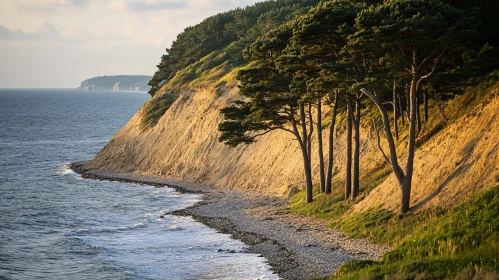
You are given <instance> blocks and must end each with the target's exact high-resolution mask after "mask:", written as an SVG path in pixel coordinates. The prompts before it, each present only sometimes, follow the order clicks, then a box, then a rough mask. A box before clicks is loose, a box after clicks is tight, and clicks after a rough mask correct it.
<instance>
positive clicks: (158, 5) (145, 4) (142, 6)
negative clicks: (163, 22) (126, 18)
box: [127, 0, 188, 12]
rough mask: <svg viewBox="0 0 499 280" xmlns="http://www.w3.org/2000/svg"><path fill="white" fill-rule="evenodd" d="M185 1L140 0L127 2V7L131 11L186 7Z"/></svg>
mask: <svg viewBox="0 0 499 280" xmlns="http://www.w3.org/2000/svg"><path fill="white" fill-rule="evenodd" d="M187 7H188V5H187V3H186V2H185V1H182V2H176V1H168V0H140V1H132V2H128V3H127V8H128V9H129V10H132V11H137V12H144V11H158V10H176V9H184V8H187Z"/></svg>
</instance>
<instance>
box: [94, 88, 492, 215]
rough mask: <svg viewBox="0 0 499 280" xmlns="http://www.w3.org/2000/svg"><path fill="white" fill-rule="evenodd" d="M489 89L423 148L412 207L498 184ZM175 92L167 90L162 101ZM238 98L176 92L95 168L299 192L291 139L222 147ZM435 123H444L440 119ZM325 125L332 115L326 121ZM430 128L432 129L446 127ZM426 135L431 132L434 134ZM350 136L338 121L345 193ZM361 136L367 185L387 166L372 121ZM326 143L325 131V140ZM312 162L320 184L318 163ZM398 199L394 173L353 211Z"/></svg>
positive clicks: (206, 91) (297, 156)
mask: <svg viewBox="0 0 499 280" xmlns="http://www.w3.org/2000/svg"><path fill="white" fill-rule="evenodd" d="M486 91H487V93H486V94H485V96H486V98H483V101H480V102H477V104H478V105H476V106H474V107H473V108H469V109H467V112H468V113H466V114H465V115H462V114H461V113H462V112H464V109H463V110H462V111H461V112H459V110H458V109H456V110H455V111H456V112H455V114H458V115H460V117H455V118H454V119H452V120H451V122H450V123H448V124H446V125H445V127H444V128H443V129H441V130H440V131H438V133H436V135H434V136H433V137H431V138H429V139H426V141H424V143H423V144H421V145H420V146H419V147H418V149H417V152H416V161H415V173H414V186H413V196H412V201H411V204H412V205H413V206H415V207H416V209H424V208H427V207H442V206H448V205H453V204H455V203H456V202H458V201H459V200H461V199H463V198H465V197H467V196H469V195H470V194H471V193H473V192H475V191H477V190H480V189H482V188H486V187H490V186H492V185H494V184H497V181H498V180H499V122H498V120H497V112H498V111H499V87H498V86H496V87H492V88H489V89H487V90H486ZM172 92H173V90H171V89H169V88H165V89H163V91H162V92H161V93H159V94H158V96H161V95H163V94H166V95H168V94H173V93H172ZM473 94H474V93H469V95H473ZM177 96H178V97H177ZM156 98H157V97H156ZM236 98H239V97H238V94H237V87H232V88H228V89H226V90H225V91H224V93H223V94H220V90H218V91H217V90H216V89H213V88H191V89H182V90H180V94H179V93H178V89H177V90H175V98H174V100H175V101H174V102H173V104H171V106H170V108H169V109H168V110H167V111H166V113H165V114H164V115H163V116H162V117H161V118H160V119H159V121H158V123H157V124H156V125H155V126H153V127H151V128H148V129H145V130H144V129H143V127H142V126H141V119H142V117H143V114H144V113H145V112H144V107H143V108H142V109H141V110H140V111H139V112H138V113H137V114H136V115H135V116H134V117H133V118H132V119H131V120H130V121H129V123H128V124H127V125H126V126H125V127H123V128H122V129H121V130H120V131H119V132H118V133H117V134H116V135H115V136H114V137H113V139H112V140H111V141H110V142H109V143H108V144H107V145H106V146H105V147H104V148H103V149H102V150H101V151H100V152H99V154H98V155H97V156H96V157H95V159H94V160H93V161H92V162H91V165H92V167H93V168H99V169H103V170H108V171H117V172H129V173H134V174H141V175H152V176H160V177H165V178H170V179H175V180H180V181H185V182H188V183H198V184H206V185H213V186H217V187H220V188H227V189H238V190H254V191H258V192H261V193H265V194H269V195H275V194H277V195H286V194H287V192H288V189H289V188H290V186H297V187H301V186H302V185H303V181H304V175H303V172H302V158H301V153H300V151H299V149H298V144H297V142H296V141H294V140H293V136H292V135H291V134H289V133H287V132H284V131H275V132H272V133H269V134H267V135H265V136H262V137H261V138H259V140H258V141H257V142H256V143H254V144H251V145H249V146H239V147H237V148H231V147H228V146H226V145H224V144H222V143H219V142H218V140H217V138H218V136H219V133H218V131H217V126H218V123H220V121H221V120H222V116H221V115H220V113H219V110H220V109H221V108H222V107H224V106H226V105H227V104H229V103H230V102H231V101H233V100H235V99H236ZM467 98H468V99H471V100H474V99H477V98H478V97H473V96H471V97H470V96H468V97H467ZM461 101H462V100H460V101H459V102H461ZM456 104H457V103H456ZM433 118H442V117H441V116H440V115H437V114H434V116H433ZM326 119H327V114H326V116H325V120H324V122H325V121H326ZM430 123H433V125H434V124H435V123H441V121H435V120H434V121H433V122H430ZM430 123H429V124H428V126H430ZM426 129H427V130H428V131H431V129H432V128H431V127H428V128H426ZM344 130H345V128H344V124H343V123H342V122H338V123H337V130H336V141H335V169H334V170H335V185H334V186H333V188H334V187H336V188H341V187H342V179H343V177H344V168H343V166H344V165H345V164H344V163H345V140H344V139H345V134H344ZM361 131H362V137H361V139H362V145H361V172H362V173H363V174H364V175H365V176H363V181H368V180H370V179H371V178H370V177H369V174H371V173H373V171H374V170H379V169H380V168H383V164H384V162H383V159H382V157H381V154H380V152H379V150H378V149H377V148H376V145H375V143H374V138H373V135H372V133H373V132H372V131H371V128H370V126H369V122H367V121H366V124H365V126H364V127H363V128H362V130H361ZM422 135H423V136H424V130H423V133H422ZM327 137H328V135H327V133H326V134H325V135H324V139H327ZM315 140H316V139H315ZM404 141H405V140H404V139H403V138H402V139H401V140H400V143H399V147H400V148H401V149H403V148H404V146H405V143H404ZM314 156H315V155H314ZM312 161H313V173H314V178H315V179H316V180H317V179H318V176H317V175H318V161H317V157H313V159H312ZM384 168H387V167H386V166H385V167H384ZM366 174H367V175H366ZM399 201H400V191H399V190H398V187H397V184H396V182H395V178H394V176H393V175H388V176H387V177H386V178H384V179H383V181H382V183H381V184H380V185H379V186H378V187H376V188H375V189H374V190H373V191H371V192H370V193H369V194H363V196H362V197H361V199H360V202H359V203H358V204H357V205H356V206H355V209H356V210H357V211H362V210H367V209H368V208H371V207H375V206H378V205H383V207H385V208H389V209H397V208H398V206H399Z"/></svg>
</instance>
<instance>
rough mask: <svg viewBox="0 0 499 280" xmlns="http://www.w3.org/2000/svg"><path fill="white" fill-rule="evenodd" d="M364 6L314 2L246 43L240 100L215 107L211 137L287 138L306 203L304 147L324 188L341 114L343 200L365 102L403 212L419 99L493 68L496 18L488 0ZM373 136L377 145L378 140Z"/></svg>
mask: <svg viewBox="0 0 499 280" xmlns="http://www.w3.org/2000/svg"><path fill="white" fill-rule="evenodd" d="M359 2H362V1H359ZM371 2H373V3H355V2H354V1H348V0H334V1H323V2H321V3H319V4H318V5H317V6H315V7H314V8H312V9H310V10H309V11H308V12H307V13H305V14H303V15H301V16H299V17H295V18H293V19H292V20H290V21H287V22H285V23H283V24H281V25H279V26H278V27H277V28H274V29H272V30H270V31H268V32H266V33H265V34H264V35H263V36H259V37H258V38H256V40H254V41H253V42H252V43H251V44H248V45H247V47H246V48H245V50H244V51H243V56H244V58H245V59H246V60H247V61H248V62H252V64H251V65H252V67H251V68H247V69H244V70H240V71H239V73H238V76H237V79H238V80H239V81H240V94H241V95H243V96H245V97H246V98H247V99H246V100H247V101H238V102H236V103H235V104H233V105H231V106H229V107H226V108H223V109H222V110H221V112H222V114H223V115H224V117H225V121H224V122H222V123H221V124H220V125H219V131H220V132H221V136H220V139H219V140H220V141H222V142H225V143H226V144H228V145H231V146H237V145H239V144H249V143H252V142H254V141H255V139H256V138H257V137H258V136H261V135H263V134H266V133H269V132H271V131H274V130H277V129H280V130H284V131H287V132H289V133H291V134H292V135H294V137H295V138H296V140H297V142H298V144H299V147H300V150H301V152H302V156H303V170H304V174H305V178H306V197H307V203H309V202H312V201H313V192H312V182H313V178H312V171H311V158H312V153H314V154H316V155H317V157H318V159H319V166H320V180H319V181H320V191H321V192H324V193H326V194H328V193H331V184H332V183H331V182H332V167H333V165H334V145H333V143H334V139H333V137H334V133H333V132H334V125H335V123H336V116H337V115H338V114H340V113H343V114H345V115H346V120H345V121H346V127H347V139H346V141H347V166H346V174H345V178H346V179H345V188H344V191H345V199H356V197H357V196H358V195H359V191H360V188H359V186H360V184H359V177H360V164H359V163H360V156H361V154H360V128H361V118H366V116H363V115H362V114H361V112H362V109H363V108H364V107H365V106H367V105H368V104H372V105H374V106H375V107H376V108H377V110H378V111H379V113H378V114H377V116H374V117H372V114H370V117H369V118H370V119H369V120H366V122H369V123H372V127H373V129H374V131H375V132H376V137H377V142H378V148H379V150H380V156H382V158H383V159H384V160H385V161H386V162H387V163H388V164H389V165H390V166H391V167H392V170H393V173H394V174H395V176H396V178H397V181H398V183H399V186H400V190H401V203H400V205H401V207H400V210H401V212H407V211H408V210H409V208H410V195H411V188H412V174H413V172H414V155H415V148H416V140H417V137H418V134H419V132H420V131H421V128H422V124H423V123H424V122H426V121H428V118H429V110H428V106H429V105H428V104H429V100H430V99H434V100H437V101H438V100H445V99H448V98H452V96H453V95H454V94H458V93H459V92H461V91H462V89H463V87H465V86H467V85H469V84H470V83H473V82H474V81H475V82H476V80H477V77H480V76H482V75H483V74H484V73H486V72H487V71H490V70H492V68H493V67H496V65H497V64H494V63H491V62H497V59H496V58H497V56H494V55H493V54H494V50H493V49H491V42H492V43H494V42H495V41H496V40H497V38H495V35H497V30H495V31H494V30H493V29H491V28H490V27H491V26H494V24H496V25H495V26H496V27H497V19H493V17H492V15H491V14H490V12H489V11H488V10H487V9H489V8H493V7H495V6H497V3H494V1H466V0H464V1H441V0H391V1H385V2H380V1H371ZM494 20H495V21H494ZM494 34H495V35H494ZM327 106H329V107H330V110H329V111H330V112H331V118H332V120H331V122H330V125H329V128H328V129H329V138H328V139H327V141H326V142H327V149H325V147H324V146H326V145H324V143H323V135H322V132H323V131H322V130H323V124H322V120H323V112H324V107H327ZM421 110H422V111H421ZM405 123H408V131H407V134H408V137H407V139H405V140H404V141H407V146H406V149H405V151H403V152H402V153H401V150H400V149H397V147H398V146H399V145H398V144H397V142H398V141H400V140H399V134H400V131H399V130H400V129H401V125H404V124H405ZM313 135H316V137H317V139H318V150H317V151H312V145H311V143H312V137H313ZM382 139H384V140H385V141H386V145H381V140H382ZM383 147H388V149H387V150H385V149H384V148H383ZM325 150H326V152H325ZM326 153H327V155H328V156H327V157H325V154H326ZM326 158H327V160H328V161H327V162H326V161H325V159H326Z"/></svg>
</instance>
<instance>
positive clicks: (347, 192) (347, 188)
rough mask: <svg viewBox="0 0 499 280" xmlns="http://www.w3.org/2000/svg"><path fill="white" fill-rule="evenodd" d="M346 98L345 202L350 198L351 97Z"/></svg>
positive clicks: (348, 95) (348, 94)
mask: <svg viewBox="0 0 499 280" xmlns="http://www.w3.org/2000/svg"><path fill="white" fill-rule="evenodd" d="M346 96H347V164H346V176H345V200H346V199H348V198H349V197H350V192H351V190H352V114H353V113H352V97H351V96H350V93H347V94H346Z"/></svg>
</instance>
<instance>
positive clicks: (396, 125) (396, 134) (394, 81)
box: [393, 79, 404, 141]
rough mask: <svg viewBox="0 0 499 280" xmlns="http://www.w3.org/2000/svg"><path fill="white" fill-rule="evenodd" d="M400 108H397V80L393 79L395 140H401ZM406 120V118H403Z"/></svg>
mask: <svg viewBox="0 0 499 280" xmlns="http://www.w3.org/2000/svg"><path fill="white" fill-rule="evenodd" d="M398 110H399V108H398V106H397V80H395V79H393V132H394V133H395V140H397V141H398V140H399V126H398V123H397V119H398V116H399V115H398ZM402 118H404V116H402Z"/></svg>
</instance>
